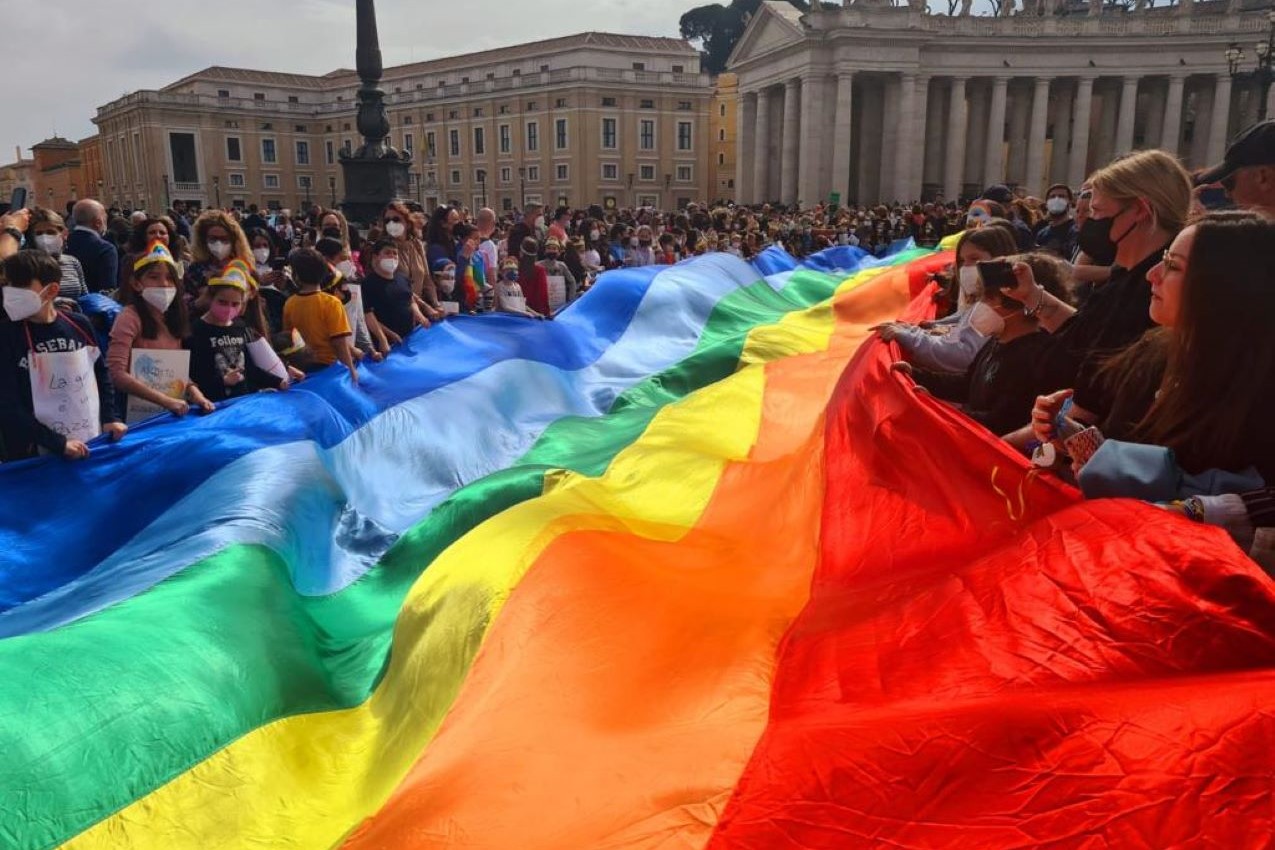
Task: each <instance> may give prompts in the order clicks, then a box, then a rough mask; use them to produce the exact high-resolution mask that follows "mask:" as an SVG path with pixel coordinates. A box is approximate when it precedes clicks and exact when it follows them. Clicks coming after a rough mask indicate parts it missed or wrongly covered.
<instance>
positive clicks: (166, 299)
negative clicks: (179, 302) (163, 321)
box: [142, 286, 177, 313]
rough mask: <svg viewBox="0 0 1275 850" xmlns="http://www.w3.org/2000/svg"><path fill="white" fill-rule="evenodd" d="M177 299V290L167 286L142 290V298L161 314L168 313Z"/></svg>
mask: <svg viewBox="0 0 1275 850" xmlns="http://www.w3.org/2000/svg"><path fill="white" fill-rule="evenodd" d="M176 297H177V290H176V289H172V288H170V287H167V286H152V287H149V288H147V289H143V290H142V298H143V299H144V300H145V301H146V303H147V304H149V305H151V306H152V307H154V308H155V309H156V310H158V311H159V312H161V313H164V312H167V311H168V308H169V306H171V305H172V303H173V299H174V298H176Z"/></svg>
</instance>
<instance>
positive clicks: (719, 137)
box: [717, 127, 726, 142]
mask: <svg viewBox="0 0 1275 850" xmlns="http://www.w3.org/2000/svg"><path fill="white" fill-rule="evenodd" d="M717 141H719V142H724V141H726V128H725V127H723V128H722V129H720V130H718V131H717Z"/></svg>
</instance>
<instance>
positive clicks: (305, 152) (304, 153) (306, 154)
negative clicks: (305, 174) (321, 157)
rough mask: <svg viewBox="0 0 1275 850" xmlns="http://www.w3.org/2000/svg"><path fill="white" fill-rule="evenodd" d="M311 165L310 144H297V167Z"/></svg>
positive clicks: (299, 142)
mask: <svg viewBox="0 0 1275 850" xmlns="http://www.w3.org/2000/svg"><path fill="white" fill-rule="evenodd" d="M309 164H310V143H309V142H301V141H298V142H297V165H309Z"/></svg>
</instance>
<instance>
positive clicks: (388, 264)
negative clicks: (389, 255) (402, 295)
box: [376, 259, 398, 277]
mask: <svg viewBox="0 0 1275 850" xmlns="http://www.w3.org/2000/svg"><path fill="white" fill-rule="evenodd" d="M376 267H377V268H378V269H380V270H381V274H383V275H385V276H386V277H394V273H395V272H396V271H398V260H390V259H385V260H379V261H377V263H376Z"/></svg>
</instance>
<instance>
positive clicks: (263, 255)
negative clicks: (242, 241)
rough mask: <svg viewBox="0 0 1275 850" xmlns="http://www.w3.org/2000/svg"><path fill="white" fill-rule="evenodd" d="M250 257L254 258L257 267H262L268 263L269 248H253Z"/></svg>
mask: <svg viewBox="0 0 1275 850" xmlns="http://www.w3.org/2000/svg"><path fill="white" fill-rule="evenodd" d="M210 247H211V246H210ZM252 256H253V257H255V258H256V260H257V265H259V266H264V265H265V264H266V263H268V262H270V249H269V248H253V249H252Z"/></svg>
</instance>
